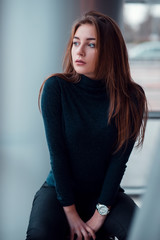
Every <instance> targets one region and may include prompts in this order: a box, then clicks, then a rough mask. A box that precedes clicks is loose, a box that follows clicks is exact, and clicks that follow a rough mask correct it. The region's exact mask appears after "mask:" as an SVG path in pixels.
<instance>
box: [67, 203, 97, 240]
mask: <svg viewBox="0 0 160 240" xmlns="http://www.w3.org/2000/svg"><path fill="white" fill-rule="evenodd" d="M63 209H64V212H65V214H66V217H67V220H68V223H69V226H70V240H74V236H75V235H76V236H77V238H76V240H82V239H84V240H90V239H91V237H92V238H93V239H94V240H95V239H96V235H95V233H94V231H93V230H92V229H91V228H90V227H89V226H88V225H87V224H86V223H85V222H83V221H82V219H81V218H80V216H79V215H78V213H77V211H76V208H75V205H71V206H67V207H63Z"/></svg>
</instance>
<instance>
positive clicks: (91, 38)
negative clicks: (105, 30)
mask: <svg viewBox="0 0 160 240" xmlns="http://www.w3.org/2000/svg"><path fill="white" fill-rule="evenodd" d="M73 38H75V39H78V40H80V38H79V37H76V36H74V37H73ZM86 40H96V38H93V37H90V38H86Z"/></svg>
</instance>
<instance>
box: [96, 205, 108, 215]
mask: <svg viewBox="0 0 160 240" xmlns="http://www.w3.org/2000/svg"><path fill="white" fill-rule="evenodd" d="M96 209H97V210H98V212H99V214H100V215H102V216H104V215H107V214H108V213H109V211H110V209H109V207H107V206H106V205H103V204H100V203H98V204H97V205H96Z"/></svg>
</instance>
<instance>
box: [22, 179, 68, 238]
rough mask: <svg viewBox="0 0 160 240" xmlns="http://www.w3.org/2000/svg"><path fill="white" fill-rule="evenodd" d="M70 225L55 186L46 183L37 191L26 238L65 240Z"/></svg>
mask: <svg viewBox="0 0 160 240" xmlns="http://www.w3.org/2000/svg"><path fill="white" fill-rule="evenodd" d="M68 233H69V226H68V223H67V219H66V216H65V213H64V211H63V208H62V206H61V205H60V203H59V201H58V200H57V197H56V191H55V188H54V187H50V186H48V185H47V184H44V185H43V186H42V187H41V188H40V190H39V191H38V192H37V193H36V195H35V197H34V200H33V204H32V210H31V214H30V220H29V225H28V230H27V238H26V240H51V239H52V240H53V239H57V240H61V239H62V240H65V239H66V235H67V234H68Z"/></svg>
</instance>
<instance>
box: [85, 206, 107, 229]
mask: <svg viewBox="0 0 160 240" xmlns="http://www.w3.org/2000/svg"><path fill="white" fill-rule="evenodd" d="M105 219H106V216H102V215H100V214H99V212H98V211H97V210H95V212H94V214H93V216H92V217H91V218H90V219H89V220H88V221H87V222H86V224H87V225H88V226H89V227H90V228H91V229H93V231H94V232H97V231H98V230H99V229H100V228H101V227H102V225H103V223H104V221H105Z"/></svg>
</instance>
